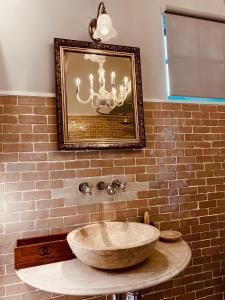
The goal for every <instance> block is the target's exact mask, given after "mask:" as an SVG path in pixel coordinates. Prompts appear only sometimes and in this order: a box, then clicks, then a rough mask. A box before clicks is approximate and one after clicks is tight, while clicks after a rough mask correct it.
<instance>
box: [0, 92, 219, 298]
mask: <svg viewBox="0 0 225 300" xmlns="http://www.w3.org/2000/svg"><path fill="white" fill-rule="evenodd" d="M0 121H1V122H0V193H1V194H0V195H1V201H0V212H1V214H0V218H1V223H0V244H1V247H0V276H1V277H0V285H1V287H0V299H2V300H6V299H7V300H32V299H43V300H45V299H50V298H54V299H56V298H57V299H64V300H65V299H76V300H77V299H78V297H66V296H60V295H51V294H49V293H45V292H42V291H36V290H35V289H33V288H32V287H29V286H27V285H26V284H24V283H22V282H20V280H19V279H18V278H17V276H16V275H15V273H14V266H13V247H14V243H15V240H16V239H17V238H21V237H30V236H38V235H44V234H50V233H57V232H64V231H68V230H71V229H73V228H74V227H76V226H78V225H80V224H82V225H83V224H86V223H89V222H95V221H98V220H114V219H119V220H124V219H129V220H141V219H142V217H143V213H144V211H145V210H149V211H150V214H151V219H152V221H154V222H155V223H156V225H157V226H158V227H159V228H160V229H167V228H172V229H178V230H180V231H181V232H182V233H183V236H184V239H185V240H186V241H188V242H189V244H190V246H191V247H192V251H193V259H192V262H191V264H190V265H189V267H188V268H187V269H186V270H185V271H184V272H183V273H182V274H181V275H179V276H178V277H176V278H175V279H174V280H171V281H169V282H166V283H165V284H162V285H159V286H157V287H155V288H154V289H149V290H146V291H143V295H146V296H145V299H150V296H149V295H150V294H152V298H151V299H154V300H160V299H167V300H181V299H182V300H191V299H201V300H202V299H207V300H217V299H218V300H220V299H221V300H222V299H224V295H223V294H224V291H225V285H224V278H223V276H224V275H225V194H224V193H225V184H224V180H225V106H219V105H211V106H210V105H197V104H196V105H191V104H176V103H145V123H146V137H147V147H146V148H145V149H143V150H134V151H132V150H118V151H117V150H113V151H87V152H81V151H77V152H58V151H57V142H56V140H57V136H56V118H55V100H54V99H51V98H32V97H4V96H2V97H0ZM87 177H89V178H87ZM100 177H103V179H104V180H106V181H108V182H110V181H111V180H112V179H114V178H120V179H121V180H123V181H127V182H128V185H127V191H126V192H125V193H118V194H116V195H115V196H114V197H111V196H107V195H106V194H105V193H104V192H98V191H97V190H96V189H94V191H93V195H92V196H82V195H80V193H79V192H78V189H77V188H78V184H79V183H80V182H81V181H83V180H84V178H85V180H87V181H90V182H91V183H92V184H95V183H97V181H98V180H99V178H100ZM101 299H104V298H103V297H102V298H101Z"/></svg>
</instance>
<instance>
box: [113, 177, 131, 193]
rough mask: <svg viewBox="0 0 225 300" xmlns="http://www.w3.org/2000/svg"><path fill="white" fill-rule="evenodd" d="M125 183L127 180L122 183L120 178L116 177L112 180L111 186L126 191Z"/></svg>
mask: <svg viewBox="0 0 225 300" xmlns="http://www.w3.org/2000/svg"><path fill="white" fill-rule="evenodd" d="M126 185H127V182H124V183H122V182H121V181H120V180H118V179H116V180H113V182H112V187H113V188H114V189H115V190H118V191H123V192H125V191H126Z"/></svg>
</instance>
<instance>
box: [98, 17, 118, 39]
mask: <svg viewBox="0 0 225 300" xmlns="http://www.w3.org/2000/svg"><path fill="white" fill-rule="evenodd" d="M116 36H117V32H116V30H115V29H114V28H113V25H112V20H111V18H110V16H109V15H108V14H106V13H103V14H101V15H99V17H98V19H97V27H96V30H95V31H94V34H93V38H94V39H96V40H98V39H100V40H101V41H102V42H107V41H109V40H110V39H111V38H114V37H116Z"/></svg>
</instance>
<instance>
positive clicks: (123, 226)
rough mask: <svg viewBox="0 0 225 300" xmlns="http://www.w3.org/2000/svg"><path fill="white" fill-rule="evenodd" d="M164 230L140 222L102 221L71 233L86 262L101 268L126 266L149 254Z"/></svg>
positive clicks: (74, 248) (70, 240)
mask: <svg viewBox="0 0 225 300" xmlns="http://www.w3.org/2000/svg"><path fill="white" fill-rule="evenodd" d="M159 235H160V232H159V230H158V229H157V228H155V227H153V226H150V225H146V224H142V223H136V222H100V223H95V224H91V225H87V226H84V227H82V228H78V229H75V230H73V231H71V232H70V233H69V234H68V235H67V241H68V244H69V246H70V248H71V249H72V251H73V252H74V254H75V255H76V256H77V257H78V258H79V259H80V260H81V261H82V262H84V263H85V264H87V265H89V266H92V267H95V268H100V269H122V268H127V267H130V266H134V265H136V264H138V263H140V262H142V261H144V260H145V259H146V258H148V257H149V256H150V255H151V253H152V251H153V250H154V247H155V245H156V242H157V240H158V239H159Z"/></svg>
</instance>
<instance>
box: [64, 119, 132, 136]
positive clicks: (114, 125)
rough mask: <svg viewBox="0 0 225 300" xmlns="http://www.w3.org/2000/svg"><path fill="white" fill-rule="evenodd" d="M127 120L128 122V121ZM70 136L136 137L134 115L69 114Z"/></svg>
mask: <svg viewBox="0 0 225 300" xmlns="http://www.w3.org/2000/svg"><path fill="white" fill-rule="evenodd" d="M126 121H127V122H128V123H126ZM68 131H69V134H68V138H69V140H71V141H76V140H79V139H99V138H102V139H122V138H127V139H135V127H134V121H133V116H132V115H130V116H128V115H127V116H119V115H113V116H112V115H108V116H102V115H97V116H85V115H84V116H72V115H71V116H69V117H68Z"/></svg>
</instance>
